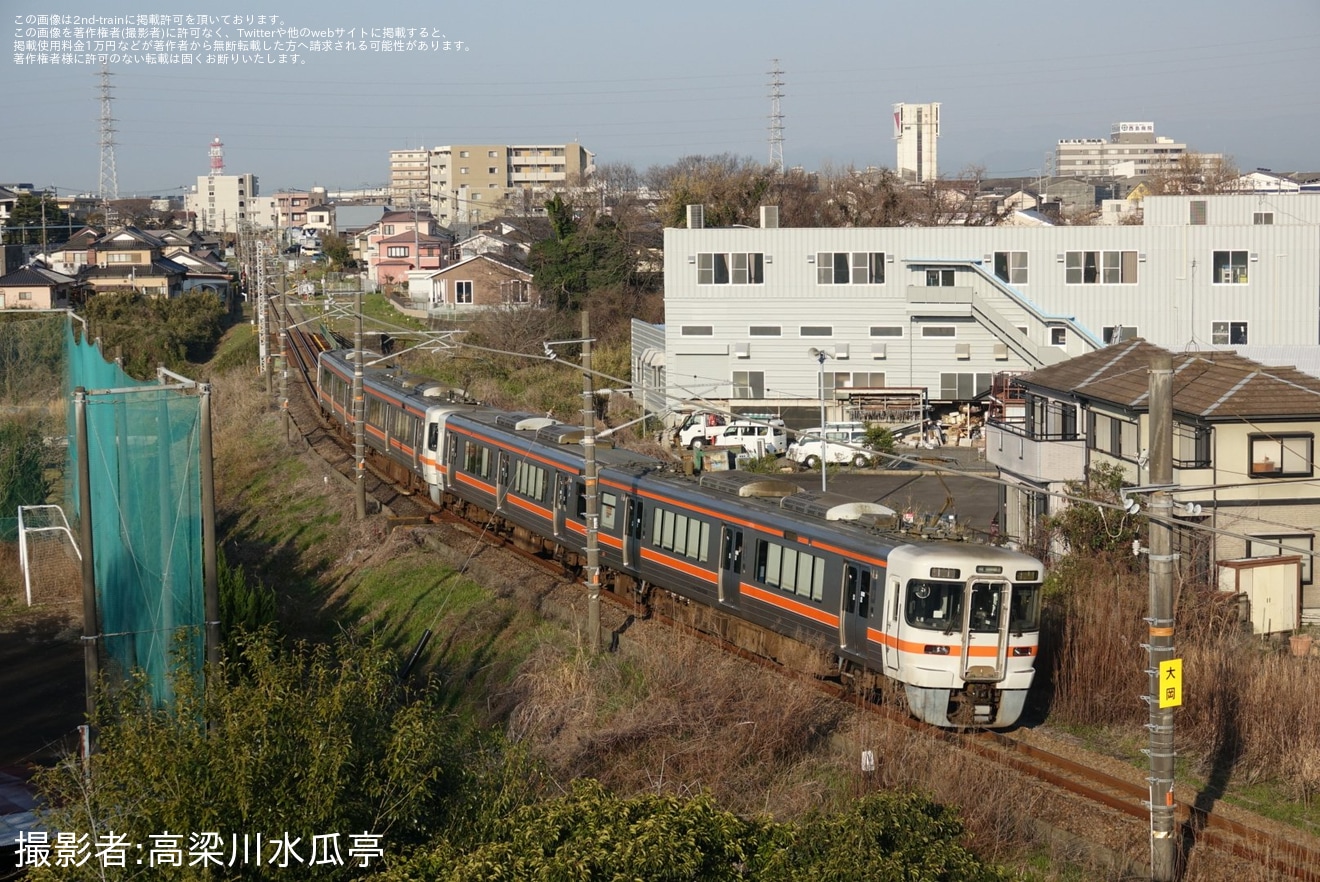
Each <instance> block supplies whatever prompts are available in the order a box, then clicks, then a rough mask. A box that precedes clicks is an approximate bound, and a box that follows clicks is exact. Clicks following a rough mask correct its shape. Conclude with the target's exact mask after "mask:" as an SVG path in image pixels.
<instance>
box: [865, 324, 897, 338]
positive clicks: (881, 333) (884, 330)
mask: <svg viewBox="0 0 1320 882" xmlns="http://www.w3.org/2000/svg"><path fill="white" fill-rule="evenodd" d="M871 336H872V337H902V336H903V326H902V325H871Z"/></svg>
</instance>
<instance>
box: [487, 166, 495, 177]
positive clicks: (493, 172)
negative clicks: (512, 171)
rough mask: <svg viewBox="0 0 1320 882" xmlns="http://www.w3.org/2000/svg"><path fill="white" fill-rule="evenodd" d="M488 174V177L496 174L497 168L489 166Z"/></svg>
mask: <svg viewBox="0 0 1320 882" xmlns="http://www.w3.org/2000/svg"><path fill="white" fill-rule="evenodd" d="M486 174H488V175H493V174H495V166H493V165H491V166H487V167H486Z"/></svg>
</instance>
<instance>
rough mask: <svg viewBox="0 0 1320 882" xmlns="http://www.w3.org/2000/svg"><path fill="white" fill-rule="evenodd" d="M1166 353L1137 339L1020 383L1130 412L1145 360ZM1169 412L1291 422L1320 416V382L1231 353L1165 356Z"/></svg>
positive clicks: (1142, 389) (1145, 385)
mask: <svg viewBox="0 0 1320 882" xmlns="http://www.w3.org/2000/svg"><path fill="white" fill-rule="evenodd" d="M1161 352H1167V350H1164V349H1161V348H1160V347H1158V346H1155V345H1154V344H1152V343H1148V342H1147V341H1145V340H1143V339H1141V338H1137V339H1133V340H1127V341H1124V342H1122V343H1117V344H1114V345H1112V346H1107V347H1105V348H1104V349H1099V350H1097V351H1095V352H1091V353H1088V354H1086V355H1081V356H1078V357H1077V358H1073V359H1069V360H1068V361H1065V362H1061V363H1059V364H1056V365H1051V366H1050V367H1047V368H1042V369H1040V370H1038V371H1034V372H1033V373H1030V374H1026V375H1024V376H1022V377H1020V378H1019V381H1020V382H1021V383H1022V384H1023V385H1024V386H1026V387H1027V388H1029V389H1035V390H1038V391H1042V392H1051V393H1054V394H1062V395H1068V396H1071V397H1075V398H1080V399H1086V400H1088V401H1091V402H1094V403H1103V404H1109V405H1114V406H1117V407H1121V408H1124V409H1128V410H1137V411H1145V410H1147V409H1148V408H1149V401H1148V396H1149V385H1150V380H1149V370H1150V363H1151V357H1152V356H1153V355H1155V354H1157V353H1161ZM1169 354H1170V355H1171V356H1172V362H1173V389H1172V394H1173V409H1174V411H1175V412H1176V413H1180V414H1183V415H1186V416H1191V417H1196V418H1199V419H1202V420H1205V421H1224V420H1241V419H1291V418H1296V417H1308V418H1309V417H1315V416H1317V415H1320V378H1317V377H1314V376H1311V375H1310V374H1306V373H1303V372H1302V371H1299V370H1297V369H1296V368H1293V367H1268V366H1266V365H1263V364H1260V363H1259V362H1256V361H1252V360H1251V359H1248V358H1243V357H1242V356H1240V355H1238V354H1237V353H1236V352H1233V351H1231V350H1211V351H1187V352H1174V353H1169Z"/></svg>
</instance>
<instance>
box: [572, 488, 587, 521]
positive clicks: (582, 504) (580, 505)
mask: <svg viewBox="0 0 1320 882" xmlns="http://www.w3.org/2000/svg"><path fill="white" fill-rule="evenodd" d="M574 484H575V486H574V488H573V489H574V492H575V493H576V495H577V516H578V517H579V518H582V519H583V520H586V517H587V485H586V483H585V482H583V481H576V482H574Z"/></svg>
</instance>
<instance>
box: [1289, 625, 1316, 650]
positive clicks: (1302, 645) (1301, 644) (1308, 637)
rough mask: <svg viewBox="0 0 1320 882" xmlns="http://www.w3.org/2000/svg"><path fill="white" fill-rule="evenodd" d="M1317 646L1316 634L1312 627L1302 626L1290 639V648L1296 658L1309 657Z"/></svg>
mask: <svg viewBox="0 0 1320 882" xmlns="http://www.w3.org/2000/svg"><path fill="white" fill-rule="evenodd" d="M1314 645H1315V634H1314V633H1313V632H1312V630H1311V626H1310V625H1302V626H1301V627H1300V628H1298V629H1297V630H1296V631H1294V632H1293V633H1292V636H1290V637H1289V638H1288V646H1289V648H1290V649H1292V654H1293V655H1296V656H1303V657H1305V656H1308V655H1310V654H1311V651H1312V649H1313V648H1314Z"/></svg>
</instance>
